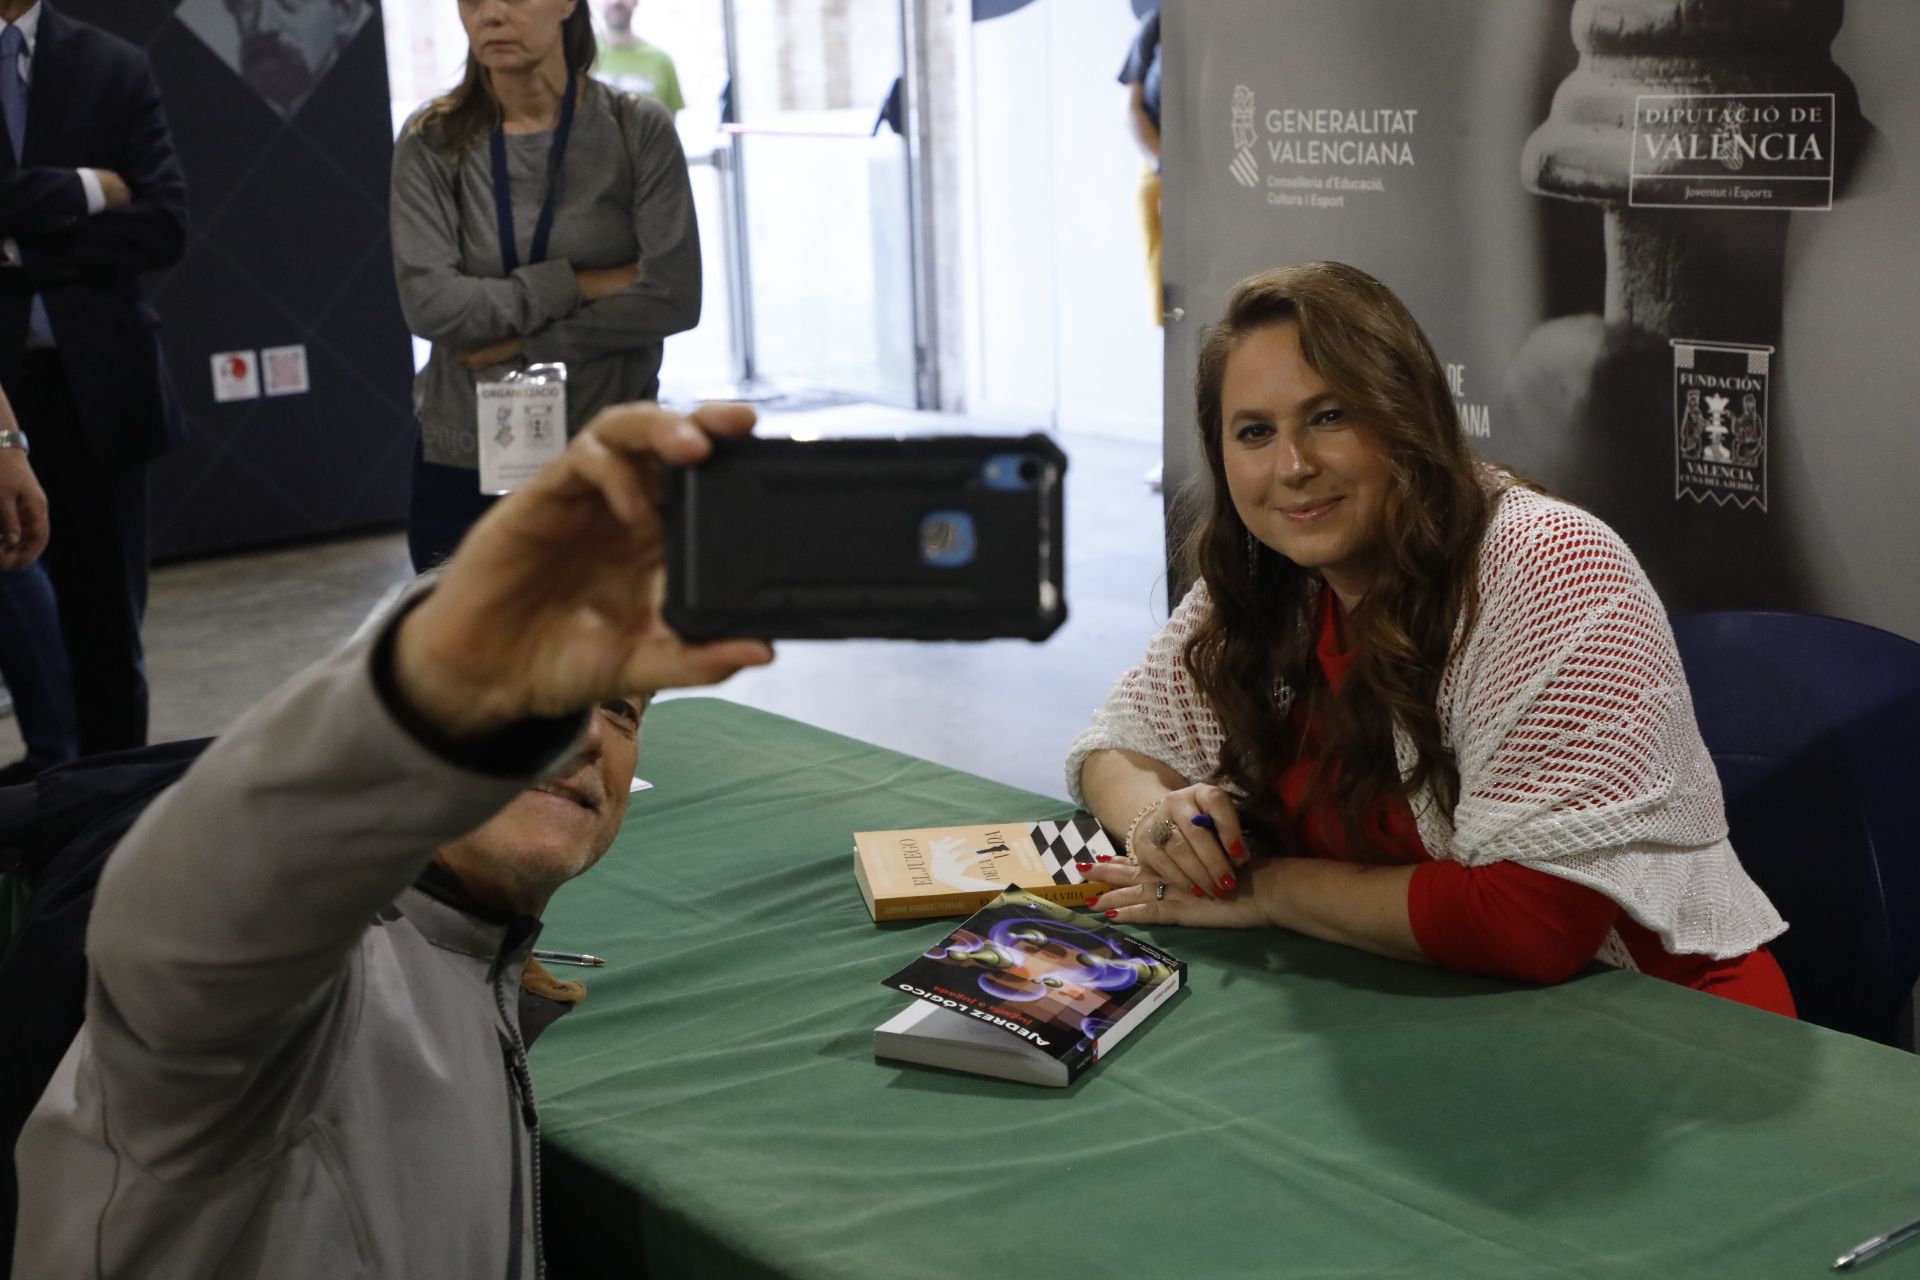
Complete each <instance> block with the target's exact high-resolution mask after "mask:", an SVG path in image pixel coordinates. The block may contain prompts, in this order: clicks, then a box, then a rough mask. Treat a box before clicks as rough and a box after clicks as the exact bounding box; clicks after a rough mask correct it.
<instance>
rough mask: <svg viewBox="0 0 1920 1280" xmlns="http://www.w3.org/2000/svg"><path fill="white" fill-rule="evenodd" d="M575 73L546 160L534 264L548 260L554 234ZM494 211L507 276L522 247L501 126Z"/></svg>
mask: <svg viewBox="0 0 1920 1280" xmlns="http://www.w3.org/2000/svg"><path fill="white" fill-rule="evenodd" d="M573 91H574V73H573V72H571V71H569V72H567V96H566V97H564V98H562V99H561V100H560V124H559V127H558V128H556V129H555V130H554V131H553V151H552V153H551V154H550V155H549V156H548V157H547V198H546V199H545V200H544V201H542V202H541V205H540V217H539V219H538V220H537V221H536V222H535V223H534V224H533V243H532V244H531V245H529V246H527V257H528V259H529V260H530V261H533V262H545V261H546V259H547V239H548V238H549V237H550V236H552V234H553V208H554V202H555V200H556V199H558V197H559V185H560V163H561V161H562V160H564V159H566V155H567V136H568V135H569V134H571V133H572V132H573V97H574V93H573ZM492 147H493V208H494V212H495V213H496V214H497V215H498V216H499V219H500V258H501V260H502V261H503V262H505V263H506V267H507V274H509V275H511V274H513V272H515V271H516V270H518V269H519V267H520V244H519V241H517V240H516V239H515V238H514V234H513V195H512V192H511V191H509V190H508V187H507V133H506V129H505V128H504V127H503V126H502V125H495V126H493V139H492Z"/></svg>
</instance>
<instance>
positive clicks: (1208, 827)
mask: <svg viewBox="0 0 1920 1280" xmlns="http://www.w3.org/2000/svg"><path fill="white" fill-rule="evenodd" d="M1193 825H1194V826H1196V827H1199V828H1200V829H1201V830H1202V831H1211V832H1213V833H1214V834H1215V835H1219V834H1220V832H1219V830H1218V828H1216V827H1215V826H1214V825H1213V818H1212V817H1211V816H1209V815H1207V814H1204V813H1196V814H1194V815H1193Z"/></svg>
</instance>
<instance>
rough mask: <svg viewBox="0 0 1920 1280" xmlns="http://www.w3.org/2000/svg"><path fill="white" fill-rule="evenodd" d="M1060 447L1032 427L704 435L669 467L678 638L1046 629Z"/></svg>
mask: <svg viewBox="0 0 1920 1280" xmlns="http://www.w3.org/2000/svg"><path fill="white" fill-rule="evenodd" d="M1066 468H1067V459H1066V455H1065V454H1063V453H1062V452H1061V451H1060V449H1059V447H1058V446H1057V445H1055V444H1054V443H1053V441H1051V440H1049V439H1048V438H1047V437H1045V436H1043V435H1028V436H935V437H926V438H920V439H884V438H883V439H842V440H806V441H798V440H778V439H765V440H762V439H751V438H749V439H742V440H716V441H715V442H714V452H713V457H712V458H711V459H709V460H708V461H706V462H704V463H701V464H700V465H698V466H694V467H683V468H673V469H671V470H670V471H669V472H668V481H667V492H666V504H665V511H664V515H665V520H666V532H667V603H666V619H667V622H668V624H669V625H670V626H672V627H673V629H674V630H675V631H677V632H678V633H679V634H680V635H681V636H683V637H685V638H686V639H689V640H710V639H717V638H720V637H723V636H752V637H763V638H766V639H775V640H777V639H851V638H857V637H865V638H873V637H877V638H885V639H902V640H986V639H992V638H995V637H1002V636H1012V637H1021V638H1025V639H1028V640H1044V639H1045V638H1046V637H1048V636H1050V635H1052V634H1053V633H1054V631H1056V630H1057V629H1059V627H1060V624H1061V623H1062V622H1064V621H1065V620H1066V616H1067V608H1066V597H1065V593H1064V590H1063V575H1064V567H1063V565H1062V558H1063V553H1064V530H1063V519H1062V516H1063V511H1064V502H1063V497H1062V488H1063V481H1064V479H1065V474H1066Z"/></svg>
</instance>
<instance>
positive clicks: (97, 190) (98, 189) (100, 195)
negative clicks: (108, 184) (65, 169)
mask: <svg viewBox="0 0 1920 1280" xmlns="http://www.w3.org/2000/svg"><path fill="white" fill-rule="evenodd" d="M74 172H75V173H77V174H79V175H80V185H81V186H82V187H84V188H85V189H86V192H87V216H88V217H92V216H93V215H94V214H96V213H98V212H100V211H101V210H102V209H104V208H106V207H107V189H106V188H105V187H103V186H101V185H100V175H99V174H97V173H95V172H94V171H93V170H91V169H75V170H74Z"/></svg>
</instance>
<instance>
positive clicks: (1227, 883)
mask: <svg viewBox="0 0 1920 1280" xmlns="http://www.w3.org/2000/svg"><path fill="white" fill-rule="evenodd" d="M1239 883H1240V882H1239V881H1238V880H1235V879H1234V878H1233V877H1232V876H1221V877H1220V891H1221V892H1222V893H1232V892H1233V888H1234V886H1235V885H1237V884H1239Z"/></svg>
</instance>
